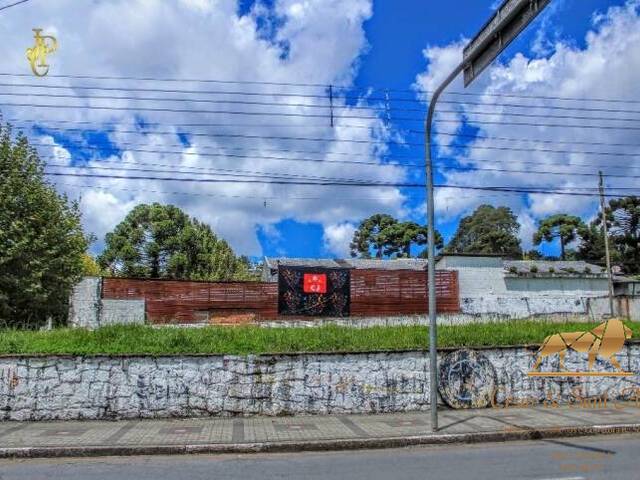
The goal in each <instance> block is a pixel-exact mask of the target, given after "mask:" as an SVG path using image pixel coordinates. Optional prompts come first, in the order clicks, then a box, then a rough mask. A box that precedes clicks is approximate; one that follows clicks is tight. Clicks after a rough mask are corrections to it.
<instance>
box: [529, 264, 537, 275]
mask: <svg viewBox="0 0 640 480" xmlns="http://www.w3.org/2000/svg"><path fill="white" fill-rule="evenodd" d="M529 271H530V272H531V273H538V267H537V266H535V265H531V268H530V269H529Z"/></svg>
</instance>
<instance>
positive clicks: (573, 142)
mask: <svg viewBox="0 0 640 480" xmlns="http://www.w3.org/2000/svg"><path fill="white" fill-rule="evenodd" d="M416 132H418V131H416ZM419 133H421V134H423V133H424V132H419ZM436 135H444V136H447V137H463V138H477V139H479V140H500V141H505V142H530V143H546V144H549V143H550V144H557V143H559V144H563V145H591V146H604V147H640V143H609V142H585V141H578V140H569V141H566V140H540V139H533V138H522V137H521V138H513V137H496V136H493V135H490V136H487V135H475V134H470V133H455V132H454V133H452V132H436Z"/></svg>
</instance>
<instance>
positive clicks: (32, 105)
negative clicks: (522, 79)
mask: <svg viewBox="0 0 640 480" xmlns="http://www.w3.org/2000/svg"><path fill="white" fill-rule="evenodd" d="M4 106H8V107H29V108H56V109H60V108H62V109H89V110H106V111H136V112H156V113H191V114H220V115H240V116H241V115H246V116H277V117H294V118H326V119H329V118H330V116H329V115H322V114H304V113H296V112H239V111H235V110H195V109H180V108H164V107H163V108H157V107H114V106H106V105H66V104H64V105H51V104H35V103H4ZM440 113H456V114H457V113H459V112H454V111H451V112H440ZM479 114H481V113H479ZM487 114H488V113H487ZM489 115H495V114H489ZM525 115H526V116H528V117H535V118H537V117H541V116H542V117H546V118H548V117H549V116H543V115H529V114H522V115H518V116H525ZM336 118H340V119H357V120H377V121H382V120H383V119H382V118H380V117H376V116H362V115H337V116H336ZM558 118H560V117H558ZM576 119H578V118H576ZM396 120H398V121H410V122H422V121H423V120H422V119H419V118H396ZM438 122H439V123H455V124H458V123H460V121H459V120H447V119H438ZM471 122H472V123H474V124H478V125H510V126H530V127H550V128H581V129H597V130H632V131H640V127H629V126H626V125H623V126H609V125H577V124H551V123H530V122H529V123H525V122H504V121H500V122H492V121H486V120H471Z"/></svg>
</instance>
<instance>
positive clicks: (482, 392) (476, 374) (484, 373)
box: [438, 349, 497, 408]
mask: <svg viewBox="0 0 640 480" xmlns="http://www.w3.org/2000/svg"><path fill="white" fill-rule="evenodd" d="M439 373H440V382H439V385H438V386H439V389H438V390H439V392H440V396H441V397H442V400H443V401H444V402H445V403H446V404H447V405H449V406H450V407H452V408H484V407H486V406H488V405H489V404H490V403H491V402H492V401H493V398H494V396H495V390H496V385H497V378H496V371H495V368H494V367H493V364H492V363H491V362H490V361H489V359H488V358H487V357H485V356H484V355H482V354H480V353H478V352H475V351H473V350H467V349H463V350H456V351H455V352H451V353H449V354H448V355H447V356H446V357H444V359H443V360H442V362H441V363H440V372H439Z"/></svg>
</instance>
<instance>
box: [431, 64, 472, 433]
mask: <svg viewBox="0 0 640 480" xmlns="http://www.w3.org/2000/svg"><path fill="white" fill-rule="evenodd" d="M463 68H464V64H462V63H461V64H460V65H458V66H457V67H456V68H455V70H454V71H453V72H451V74H450V75H449V76H448V77H447V78H446V79H445V80H444V82H442V83H441V84H440V86H439V87H438V88H436V90H435V92H433V96H432V97H431V102H429V110H428V111H427V117H426V119H425V122H424V146H425V157H426V164H425V169H426V177H427V179H426V181H427V229H428V231H427V252H428V255H429V257H428V258H429V260H428V273H427V285H428V288H429V294H428V295H429V393H430V397H429V405H430V406H431V430H432V431H433V432H435V431H437V430H438V350H437V341H438V335H437V328H438V327H437V325H436V242H435V219H434V216H435V213H434V208H433V165H432V162H431V124H432V123H433V113H434V110H435V108H436V102H437V101H438V98H439V97H440V94H441V93H442V92H443V91H444V89H445V88H447V86H448V85H449V84H450V83H451V82H452V81H453V80H454V79H455V78H456V77H457V76H458V75H459V74H460V72H462V70H463Z"/></svg>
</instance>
